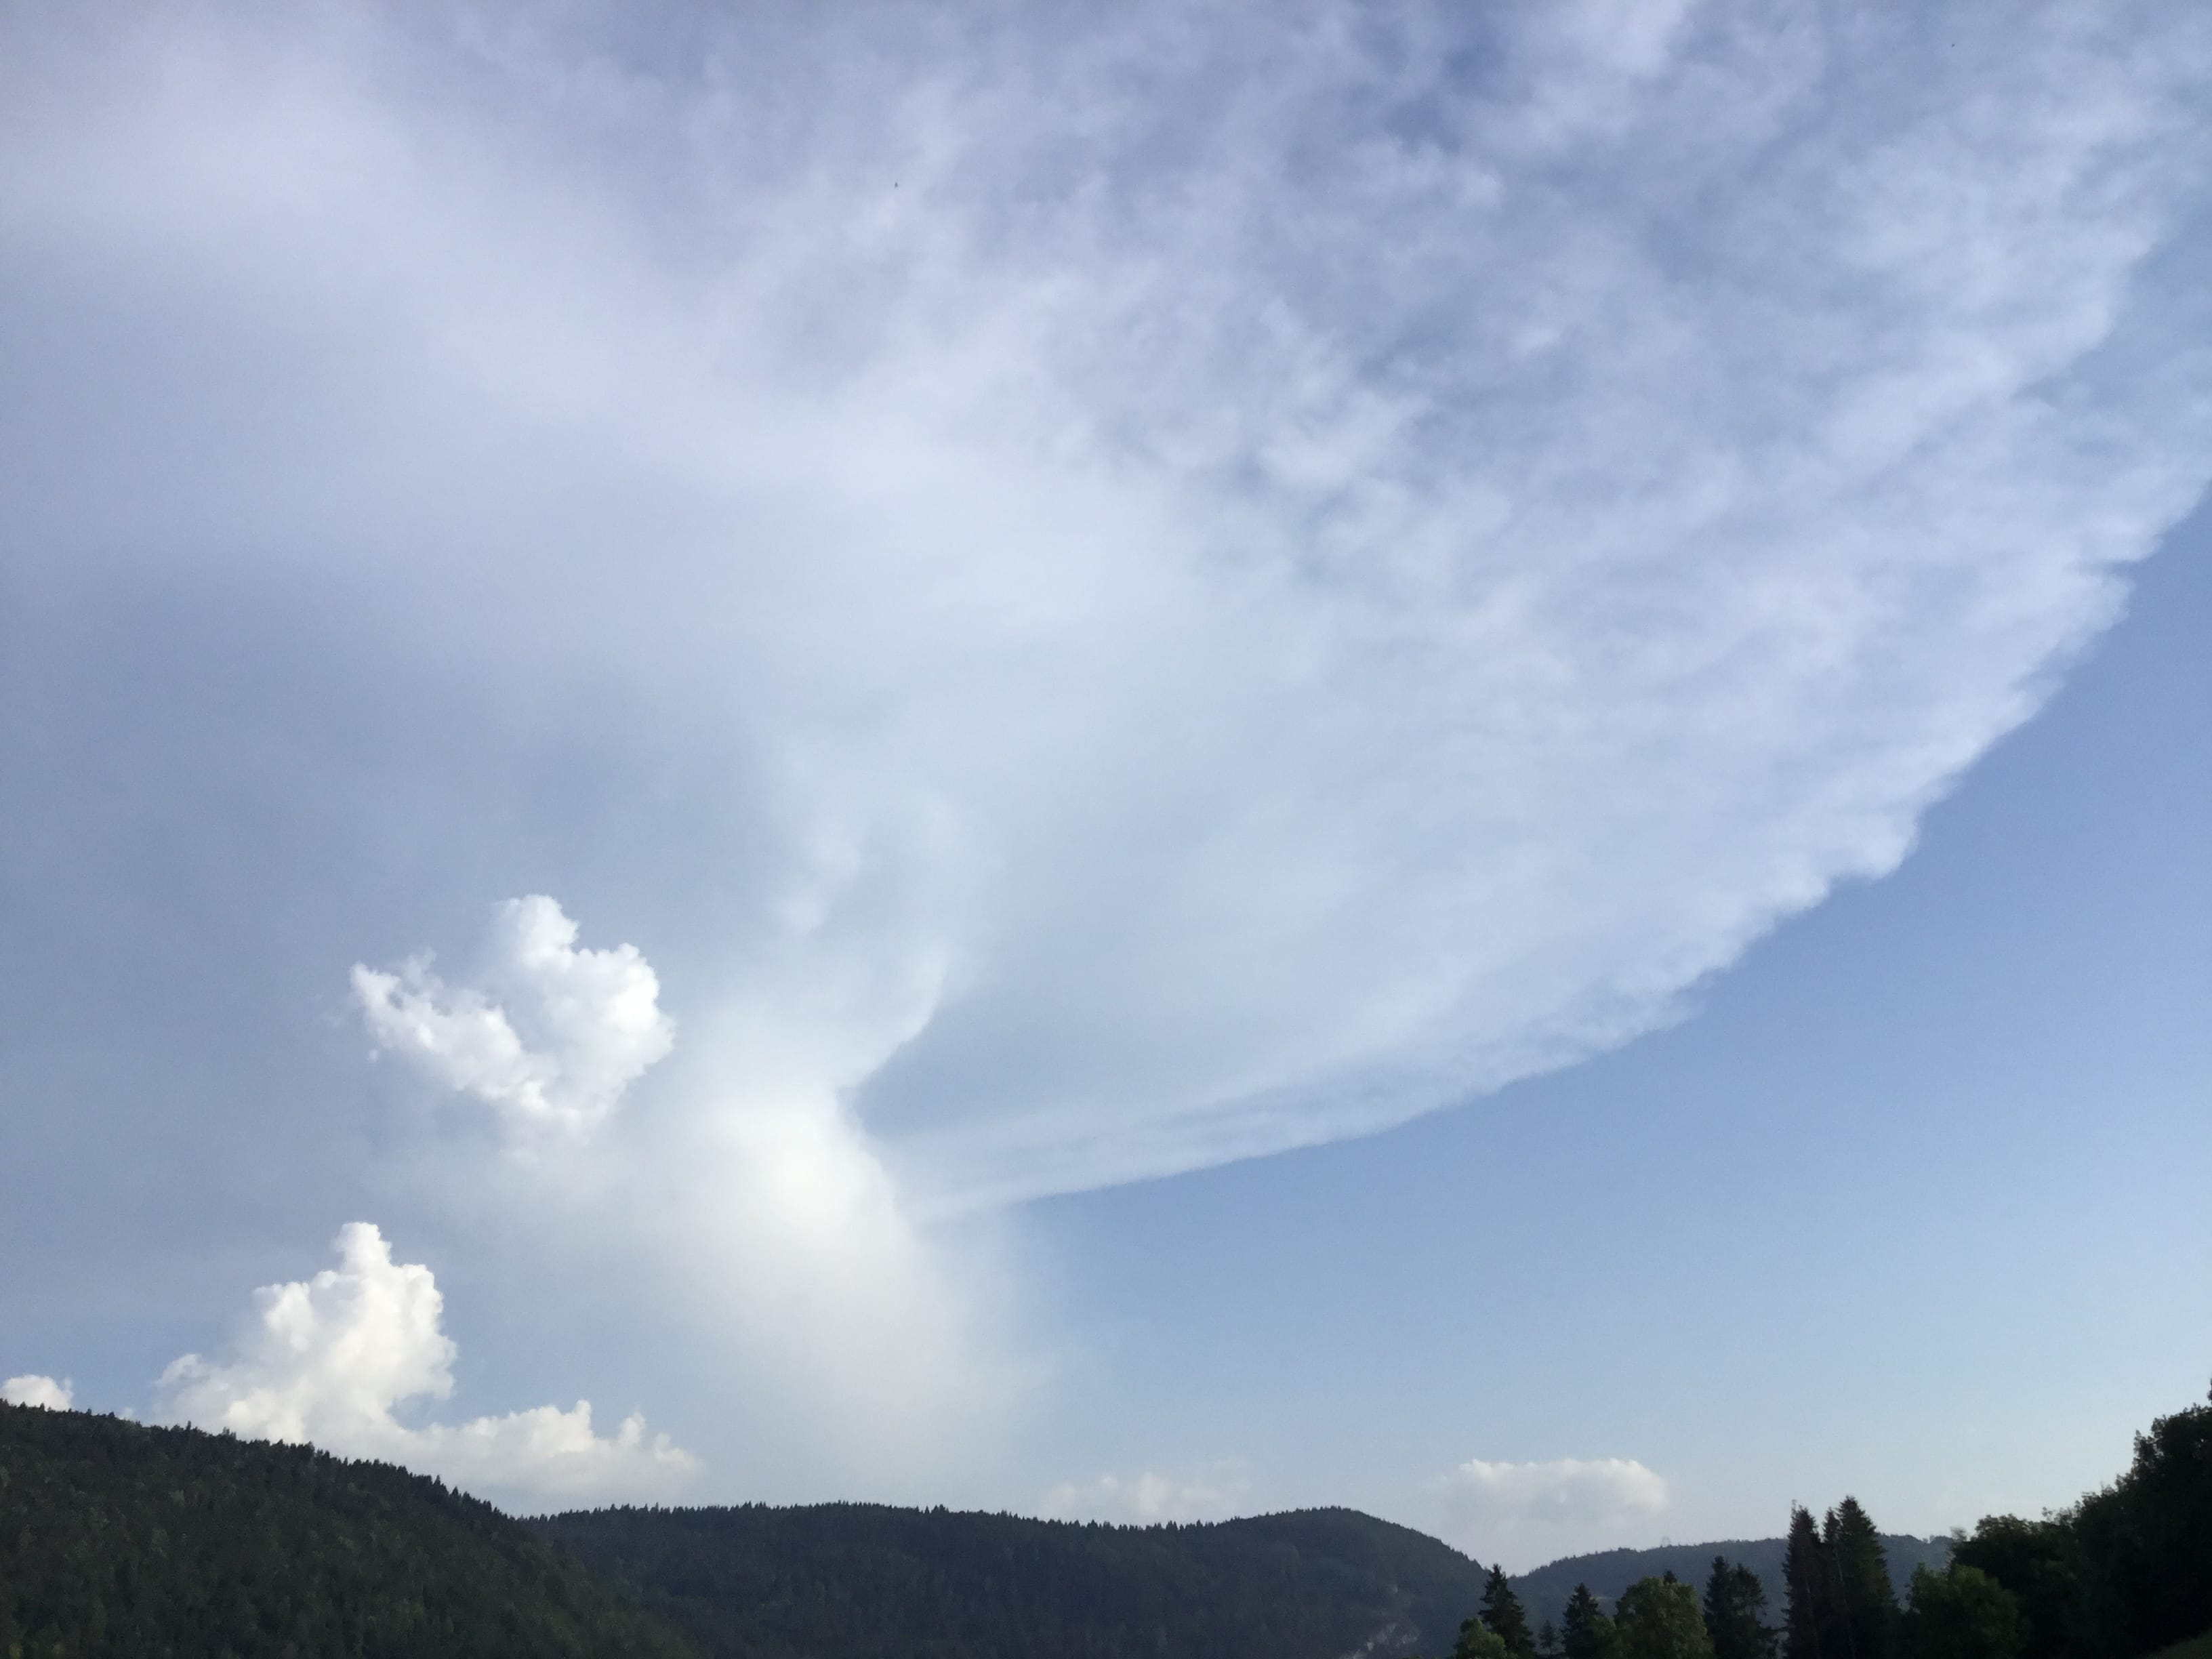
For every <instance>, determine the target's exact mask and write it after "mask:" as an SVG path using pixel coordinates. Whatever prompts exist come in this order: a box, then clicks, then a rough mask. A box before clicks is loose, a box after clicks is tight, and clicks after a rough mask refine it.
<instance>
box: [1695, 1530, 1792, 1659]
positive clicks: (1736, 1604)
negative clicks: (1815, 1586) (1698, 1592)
mask: <svg viewBox="0 0 2212 1659" xmlns="http://www.w3.org/2000/svg"><path fill="white" fill-rule="evenodd" d="M1705 1631H1706V1633H1707V1634H1708V1635H1710V1636H1711V1638H1712V1643H1713V1655H1714V1659H1770V1656H1771V1655H1772V1653H1773V1651H1774V1638H1775V1634H1776V1632H1774V1631H1772V1630H1771V1629H1770V1628H1769V1627H1768V1626H1767V1624H1766V1586H1765V1585H1764V1584H1762V1583H1759V1575H1758V1574H1757V1573H1755V1572H1753V1571H1752V1570H1751V1569H1750V1568H1749V1567H1747V1566H1744V1565H1741V1564H1738V1565H1733V1566H1732V1565H1729V1561H1728V1559H1727V1557H1725V1556H1720V1555H1716V1556H1715V1557H1713V1570H1712V1573H1711V1577H1708V1578H1707V1579H1706V1580H1705Z"/></svg>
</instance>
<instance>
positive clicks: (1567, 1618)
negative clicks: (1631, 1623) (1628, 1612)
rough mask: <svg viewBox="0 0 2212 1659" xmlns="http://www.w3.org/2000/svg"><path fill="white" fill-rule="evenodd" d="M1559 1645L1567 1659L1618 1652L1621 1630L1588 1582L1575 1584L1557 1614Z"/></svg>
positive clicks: (1604, 1657) (1603, 1657)
mask: <svg viewBox="0 0 2212 1659" xmlns="http://www.w3.org/2000/svg"><path fill="white" fill-rule="evenodd" d="M1559 1645H1560V1648H1561V1650H1563V1651H1564V1652H1565V1655H1566V1659H1615V1656H1616V1655H1618V1654H1619V1652H1620V1632H1618V1631H1617V1630H1616V1629H1615V1628H1614V1626H1613V1620H1612V1619H1611V1618H1610V1617H1609V1616H1607V1613H1606V1610H1605V1609H1604V1608H1603V1607H1601V1606H1599V1605H1598V1599H1597V1597H1595V1595H1591V1594H1590V1588H1589V1585H1588V1584H1577V1585H1576V1586H1575V1593H1574V1594H1573V1595H1570V1596H1569V1597H1568V1598H1567V1605H1566V1610H1565V1612H1564V1613H1561V1614H1560V1615H1559Z"/></svg>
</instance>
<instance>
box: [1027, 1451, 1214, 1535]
mask: <svg viewBox="0 0 2212 1659" xmlns="http://www.w3.org/2000/svg"><path fill="white" fill-rule="evenodd" d="M1250 1490H1251V1472H1250V1470H1249V1468H1247V1467H1246V1466H1245V1465H1244V1464H1243V1463H1242V1462H1236V1461H1234V1460H1231V1461H1228V1462H1219V1463H1213V1464H1210V1465H1208V1466H1207V1467H1206V1468H1203V1469H1200V1470H1197V1471H1195V1472H1194V1473H1191V1474H1185V1475H1181V1476H1177V1475H1169V1474H1158V1473H1155V1472H1154V1471H1152V1470H1150V1469H1147V1470H1146V1471H1145V1472H1143V1473H1142V1474H1136V1475H1119V1474H1102V1475H1100V1476H1099V1477H1098V1478H1097V1480H1091V1481H1087V1482H1081V1483H1078V1482H1063V1483H1062V1484H1061V1485H1060V1486H1054V1488H1053V1489H1052V1490H1051V1491H1050V1492H1048V1493H1046V1494H1045V1498H1044V1502H1043V1503H1042V1504H1040V1505H1039V1506H1038V1511H1037V1512H1038V1513H1039V1514H1040V1515H1042V1516H1045V1517H1046V1518H1047V1519H1048V1520H1055V1521H1113V1522H1133V1523H1135V1524H1137V1525H1139V1526H1154V1525H1157V1524H1158V1523H1159V1522H1166V1521H1220V1520H1224V1519H1226V1518H1227V1517H1228V1516H1231V1515H1234V1514H1235V1513H1237V1510H1238V1508H1239V1507H1240V1506H1241V1505H1242V1504H1243V1503H1244V1501H1245V1499H1246V1496H1247V1494H1248V1493H1249V1492H1250Z"/></svg>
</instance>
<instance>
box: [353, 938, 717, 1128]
mask: <svg viewBox="0 0 2212 1659" xmlns="http://www.w3.org/2000/svg"><path fill="white" fill-rule="evenodd" d="M576 933H577V928H576V924H575V923H574V922H573V921H569V920H568V917H567V916H566V915H563V914H562V910H561V907H560V905H558V904H557V903H556V902H554V901H553V900H551V899H550V898H547V897H544V896H542V895H535V894H533V895H532V896H529V897H527V898H519V899H509V900H507V902H505V903H503V904H501V905H500V906H498V907H497V908H496V909H495V911H494V912H493V916H492V927H491V931H490V935H489V939H487V941H486V943H485V945H484V949H483V953H482V957H481V959H480V963H479V972H480V974H481V975H482V979H483V983H482V984H480V985H463V986H448V985H447V984H446V983H445V982H444V981H442V980H441V979H440V978H439V977H438V975H436V974H435V973H433V972H432V971H431V968H430V958H429V957H428V956H427V955H425V956H418V957H410V958H409V959H408V960H407V961H406V962H404V963H401V964H400V965H399V966H398V968H397V969H393V970H392V971H389V972H386V971H380V970H379V969H374V968H368V967H365V966H363V965H362V964H361V963H356V964H355V965H354V969H353V992H354V997H355V1000H356V1002H357V1003H358V1004H359V1006H360V1008H361V1012H362V1018H364V1019H365V1020H366V1021H367V1022H368V1029H369V1031H370V1033H371V1034H372V1035H373V1036H374V1037H375V1039H376V1042H377V1043H378V1046H379V1047H380V1048H383V1049H386V1050H387V1051H389V1052H391V1053H392V1054H398V1055H400V1056H402V1057H403V1058H404V1059H406V1060H409V1061H410V1062H412V1063H413V1064H414V1065H416V1066H419V1067H420V1068H421V1069H422V1071H423V1072H425V1073H428V1075H429V1076H430V1077H432V1078H434V1079H436V1080H437V1081H439V1082H441V1083H442V1084H444V1085H447V1087H449V1088H453V1089H458V1090H459V1091H462V1092H464V1093H466V1094H471V1095H473V1096H475V1097H477V1099H479V1100H482V1101H484V1102H486V1103H489V1104H490V1105H493V1106H495V1107H497V1108H498V1109H500V1110H501V1112H502V1113H504V1114H505V1115H507V1120H508V1121H509V1123H510V1125H511V1126H513V1127H517V1128H521V1129H532V1128H536V1127H544V1126H549V1125H550V1126H557V1127H562V1128H566V1129H570V1130H584V1129H588V1128H590V1127H592V1126H594V1125H596V1124H597V1123H598V1122H599V1121H601V1120H602V1119H604V1118H605V1116H606V1115H607V1114H608V1113H609V1112H611V1111H612V1110H613V1109H614V1107H615V1104H616V1103H617V1101H619V1100H620V1099H621V1098H622V1093H623V1090H624V1089H626V1088H628V1087H629V1085H630V1084H632V1083H633V1082H635V1080H636V1079H638V1078H639V1077H640V1076H641V1075H642V1074H643V1073H644V1072H645V1070H646V1068H647V1066H651V1065H653V1063H654V1062H655V1061H656V1060H662V1059H665V1057H666V1055H667V1054H668V1051H669V1050H670V1049H671V1048H673V1047H674V1046H675V1041H676V1026H675V1022H674V1021H673V1020H671V1019H670V1018H669V1017H668V1016H667V1015H666V1014H665V1013H663V1012H661V1011H660V1006H659V997H660V981H659V979H658V978H656V977H655V976H654V974H653V969H652V966H651V964H649V963H647V961H646V960H645V958H644V957H642V956H641V955H640V954H639V953H638V951H637V949H636V947H635V946H634V945H617V946H616V947H615V948H614V949H613V950H611V951H592V950H581V949H579V948H578V947H577V945H576Z"/></svg>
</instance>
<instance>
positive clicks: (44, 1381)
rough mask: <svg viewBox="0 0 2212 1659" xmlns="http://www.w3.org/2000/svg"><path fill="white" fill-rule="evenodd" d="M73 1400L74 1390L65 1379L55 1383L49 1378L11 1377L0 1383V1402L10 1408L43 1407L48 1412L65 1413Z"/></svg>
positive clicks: (33, 1376) (34, 1375)
mask: <svg viewBox="0 0 2212 1659" xmlns="http://www.w3.org/2000/svg"><path fill="white" fill-rule="evenodd" d="M75 1398H76V1390H75V1389H72V1388H71V1387H70V1380H69V1378H67V1377H63V1378H62V1379H61V1380H60V1381H59V1382H56V1381H55V1380H54V1379H53V1378H52V1377H51V1376H38V1375H36V1374H33V1375H32V1376H11V1377H9V1379H8V1380H7V1381H6V1382H4V1383H0V1400H4V1401H7V1402H8V1403H9V1405H11V1406H43V1407H46V1409H47V1410H48V1411H50V1412H65V1411H67V1410H69V1408H70V1401H71V1400H73V1399H75Z"/></svg>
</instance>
